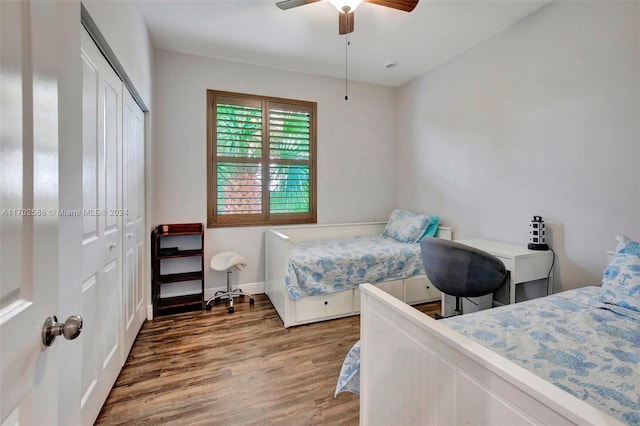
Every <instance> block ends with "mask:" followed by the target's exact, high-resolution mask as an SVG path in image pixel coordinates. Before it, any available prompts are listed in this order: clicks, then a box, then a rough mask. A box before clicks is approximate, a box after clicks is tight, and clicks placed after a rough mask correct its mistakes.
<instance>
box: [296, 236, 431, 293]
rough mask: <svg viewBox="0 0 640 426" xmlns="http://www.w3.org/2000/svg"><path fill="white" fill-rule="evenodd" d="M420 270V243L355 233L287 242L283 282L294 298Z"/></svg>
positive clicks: (375, 281)
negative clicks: (287, 262) (287, 249)
mask: <svg viewBox="0 0 640 426" xmlns="http://www.w3.org/2000/svg"><path fill="white" fill-rule="evenodd" d="M423 273H424V269H423V267H422V258H421V255H420V244H412V243H401V242H398V241H396V240H394V239H391V238H385V237H382V236H369V237H362V236H358V237H348V238H339V239H328V240H310V241H298V242H294V243H291V245H290V248H289V267H288V270H287V275H286V276H285V284H286V287H287V290H288V292H289V296H290V297H291V299H293V300H298V299H300V298H301V297H304V296H313V295H317V294H325V293H335V292H338V291H343V290H347V289H350V288H354V287H358V285H359V284H362V283H365V282H366V283H380V282H383V281H389V280H399V279H404V278H408V277H411V276H414V275H418V274H423Z"/></svg>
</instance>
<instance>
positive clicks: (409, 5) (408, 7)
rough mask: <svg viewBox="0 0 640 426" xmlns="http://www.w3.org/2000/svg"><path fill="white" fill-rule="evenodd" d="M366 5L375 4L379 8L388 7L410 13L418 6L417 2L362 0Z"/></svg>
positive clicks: (413, 0) (407, 0)
mask: <svg viewBox="0 0 640 426" xmlns="http://www.w3.org/2000/svg"><path fill="white" fill-rule="evenodd" d="M364 1H365V2H367V3H372V4H377V5H379V6H385V7H390V8H392V9H398V10H402V11H404V12H411V11H412V10H413V9H415V8H416V6H417V5H418V1H419V0H364Z"/></svg>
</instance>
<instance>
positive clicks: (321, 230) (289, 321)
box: [265, 222, 453, 327]
mask: <svg viewBox="0 0 640 426" xmlns="http://www.w3.org/2000/svg"><path fill="white" fill-rule="evenodd" d="M385 225H386V222H365V223H345V224H337V225H336V224H332V225H295V226H281V227H276V228H269V229H267V231H266V232H265V275H266V285H265V287H266V289H265V292H266V294H267V296H268V297H269V299H270V300H271V303H272V304H273V306H274V307H275V309H276V311H277V312H278V315H280V318H281V319H282V322H283V323H284V326H285V327H291V326H295V325H301V324H308V323H312V322H317V321H324V320H329V319H334V318H342V317H346V316H350V315H356V314H358V313H359V312H360V290H358V289H357V288H356V289H349V290H346V291H341V292H338V293H330V294H323V295H317V296H307V297H303V298H301V299H298V300H291V298H290V297H289V293H288V292H287V289H286V287H285V275H286V273H287V267H288V265H289V244H290V243H291V242H293V241H304V240H319V239H330V238H343V237H351V236H356V235H361V236H368V235H380V234H382V231H383V230H384V227H385ZM452 236H453V235H452V230H451V228H447V227H442V226H441V227H438V238H444V239H447V240H451V239H452ZM376 286H377V287H379V288H381V289H383V290H384V291H386V292H387V293H389V294H392V295H393V296H395V297H396V298H398V299H399V300H403V301H405V302H407V303H409V304H416V303H423V302H429V301H433V300H440V299H441V298H442V294H441V293H440V291H438V289H436V288H435V287H434V286H433V285H432V284H431V283H430V282H429V280H428V279H427V277H426V276H425V275H418V276H414V277H411V278H407V279H404V280H393V281H386V282H383V283H380V284H377V285H376Z"/></svg>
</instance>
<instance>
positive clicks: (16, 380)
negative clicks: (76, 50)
mask: <svg viewBox="0 0 640 426" xmlns="http://www.w3.org/2000/svg"><path fill="white" fill-rule="evenodd" d="M55 8H56V5H55V3H53V2H29V1H22V2H6V1H0V110H1V111H2V121H1V125H0V133H1V135H0V136H1V138H2V145H0V210H1V211H2V215H1V216H0V265H1V267H0V370H1V375H0V377H1V379H0V395H1V397H0V422H2V424H17V423H19V424H52V423H55V422H56V420H57V414H58V412H57V401H58V392H57V390H58V369H57V365H58V364H57V357H58V350H57V348H58V347H59V345H64V344H65V343H68V342H65V341H64V339H63V338H59V339H58V340H56V341H55V342H54V343H53V345H52V346H50V347H46V346H44V345H43V343H42V333H41V331H42V326H43V323H44V319H45V317H47V316H49V315H52V314H56V310H57V306H58V219H57V213H56V212H57V208H58V87H57V76H56V64H57V58H56V45H55V41H56V31H55V29H56V25H55V17H56V9H55ZM63 320H64V319H63Z"/></svg>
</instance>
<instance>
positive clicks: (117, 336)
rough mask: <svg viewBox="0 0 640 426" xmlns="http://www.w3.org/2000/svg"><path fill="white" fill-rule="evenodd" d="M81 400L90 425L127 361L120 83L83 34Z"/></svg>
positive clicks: (91, 41)
mask: <svg viewBox="0 0 640 426" xmlns="http://www.w3.org/2000/svg"><path fill="white" fill-rule="evenodd" d="M81 46H82V66H83V68H82V70H83V74H82V75H83V81H82V83H83V99H82V102H83V113H82V132H83V134H82V150H83V152H82V156H83V160H82V163H83V166H82V179H83V209H84V211H83V217H82V221H83V222H82V262H80V263H81V265H82V274H83V275H82V279H83V282H82V317H83V318H84V329H83V330H82V374H81V383H82V389H81V394H82V400H81V401H80V405H81V415H82V423H83V424H92V423H93V422H94V421H95V419H96V417H97V416H98V413H99V412H100V409H101V407H102V404H103V403H104V401H105V399H106V398H107V395H108V394H109V391H110V390H111V387H112V386H113V383H114V382H115V380H116V378H117V377H118V374H119V373H120V369H121V368H122V365H123V352H124V351H123V349H122V215H121V214H119V213H120V211H121V209H122V189H121V187H122V185H121V182H122V170H121V158H122V157H121V156H122V82H121V81H120V79H119V78H118V76H117V75H116V73H115V71H113V69H112V68H111V67H110V66H109V64H108V63H107V61H106V59H105V58H104V57H103V56H102V54H101V53H100V52H99V50H98V48H97V47H96V45H95V44H94V43H93V40H91V38H90V36H89V34H88V33H87V32H86V31H84V30H83V32H82V44H81Z"/></svg>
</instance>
